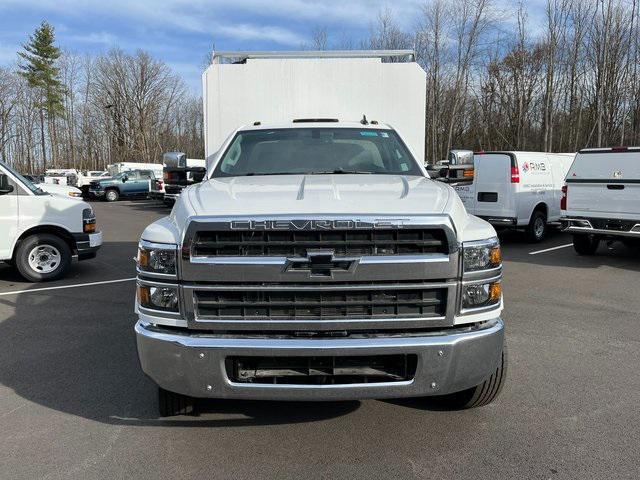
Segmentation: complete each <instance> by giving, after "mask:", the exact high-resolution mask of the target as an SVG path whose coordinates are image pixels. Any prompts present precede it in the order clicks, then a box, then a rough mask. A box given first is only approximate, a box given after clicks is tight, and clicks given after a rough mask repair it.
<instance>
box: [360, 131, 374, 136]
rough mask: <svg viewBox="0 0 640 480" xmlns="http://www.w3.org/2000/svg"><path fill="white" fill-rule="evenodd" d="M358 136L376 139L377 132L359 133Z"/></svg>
mask: <svg viewBox="0 0 640 480" xmlns="http://www.w3.org/2000/svg"><path fill="white" fill-rule="evenodd" d="M360 135H362V136H363V137H377V136H378V132H372V131H367V130H365V131H363V132H360Z"/></svg>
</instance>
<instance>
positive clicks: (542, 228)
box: [527, 210, 547, 243]
mask: <svg viewBox="0 0 640 480" xmlns="http://www.w3.org/2000/svg"><path fill="white" fill-rule="evenodd" d="M546 234H547V216H546V215H545V213H544V212H543V211H541V210H536V211H535V212H533V215H531V220H530V221H529V225H527V238H528V239H529V241H530V242H532V243H538V242H541V241H542V240H543V239H544V237H545V235H546Z"/></svg>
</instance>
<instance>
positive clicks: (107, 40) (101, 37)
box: [65, 32, 118, 45]
mask: <svg viewBox="0 0 640 480" xmlns="http://www.w3.org/2000/svg"><path fill="white" fill-rule="evenodd" d="M65 39H66V40H67V41H72V42H78V43H95V44H101V45H115V44H116V43H117V42H118V39H117V37H116V36H115V35H112V34H110V33H108V32H91V33H88V34H86V35H65Z"/></svg>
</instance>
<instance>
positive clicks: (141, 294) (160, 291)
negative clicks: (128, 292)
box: [138, 284, 180, 312]
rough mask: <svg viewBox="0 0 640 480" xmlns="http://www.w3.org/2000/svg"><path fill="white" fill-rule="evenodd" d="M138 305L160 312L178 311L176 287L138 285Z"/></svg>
mask: <svg viewBox="0 0 640 480" xmlns="http://www.w3.org/2000/svg"><path fill="white" fill-rule="evenodd" d="M138 302H140V306H141V307H144V308H149V309H151V310H160V311H162V312H178V311H179V310H180V309H179V306H178V289H177V288H175V287H164V286H157V287H153V286H150V285H140V284H139V285H138Z"/></svg>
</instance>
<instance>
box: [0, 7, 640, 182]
mask: <svg viewBox="0 0 640 480" xmlns="http://www.w3.org/2000/svg"><path fill="white" fill-rule="evenodd" d="M639 2H640V0H547V1H546V7H545V12H544V22H542V23H540V21H539V18H537V19H536V21H534V20H532V17H531V15H530V13H529V12H528V11H527V8H526V3H524V2H523V3H520V4H519V5H516V7H515V9H516V10H515V12H503V11H501V10H500V9H499V8H498V5H497V4H496V2H495V0H425V3H423V5H422V7H421V9H420V12H419V15H418V16H417V17H416V18H415V19H413V27H412V28H411V29H406V28H405V29H403V28H402V27H401V26H400V23H399V22H398V21H397V18H396V17H395V14H394V11H393V10H391V9H386V10H384V11H382V12H380V14H379V16H378V19H377V21H376V22H375V23H374V24H372V25H371V28H370V33H369V35H368V37H367V38H364V39H361V40H359V41H358V40H354V39H353V38H351V37H350V36H349V35H348V34H342V35H339V36H337V37H338V38H331V36H330V35H329V34H328V30H327V29H326V28H323V27H322V26H318V27H316V28H314V30H313V31H312V33H311V36H310V39H311V40H310V43H309V44H307V45H303V46H302V47H303V48H311V49H319V50H323V49H353V48H367V49H405V48H408V49H414V50H415V52H416V60H417V61H418V63H419V64H420V65H421V66H422V67H423V68H424V70H425V71H426V73H427V75H426V77H427V80H426V85H425V88H426V92H427V105H426V116H427V118H426V132H425V133H426V142H425V154H426V155H425V158H427V159H428V160H429V161H437V160H441V159H444V158H446V156H447V152H448V151H449V150H450V149H452V148H464V149H473V150H534V151H554V152H574V151H577V150H579V149H581V148H585V147H600V146H616V145H632V144H633V145H640V27H639V26H638V22H639V21H640V5H639ZM407 23H408V22H406V21H405V22H403V23H402V24H407ZM214 33H215V32H214ZM202 128H203V116H202V102H201V98H200V97H199V95H194V94H193V93H191V92H189V91H188V89H187V88H186V87H185V84H184V81H183V80H182V79H181V78H180V76H179V75H177V74H176V73H174V72H172V71H171V69H170V68H169V67H168V66H167V65H166V64H165V63H164V62H162V61H160V60H158V59H154V58H153V57H152V56H150V55H149V54H148V53H146V52H143V51H137V52H136V53H133V54H129V53H125V52H124V51H122V50H119V49H113V50H111V51H109V52H107V53H105V54H101V55H97V56H96V55H94V56H91V55H77V54H73V53H70V52H60V51H59V49H58V48H57V47H56V46H55V39H54V35H53V28H52V27H51V26H50V25H48V24H47V23H46V22H43V24H42V25H41V26H40V27H39V28H38V30H36V32H35V33H34V34H33V35H31V36H30V37H29V40H28V41H27V42H26V43H25V46H24V49H23V50H22V51H21V52H20V60H19V62H18V67H17V68H0V158H1V159H2V160H3V161H8V162H9V163H12V164H14V165H16V166H18V167H19V168H20V169H21V170H24V171H28V172H36V171H42V170H43V169H44V168H52V167H76V168H79V169H101V168H103V167H104V166H106V165H107V164H109V163H114V162H121V161H142V162H158V161H160V157H161V154H162V153H163V152H164V151H168V150H180V151H184V152H186V153H187V155H188V156H190V157H196V158H202V156H203V150H204V148H203V131H202Z"/></svg>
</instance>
